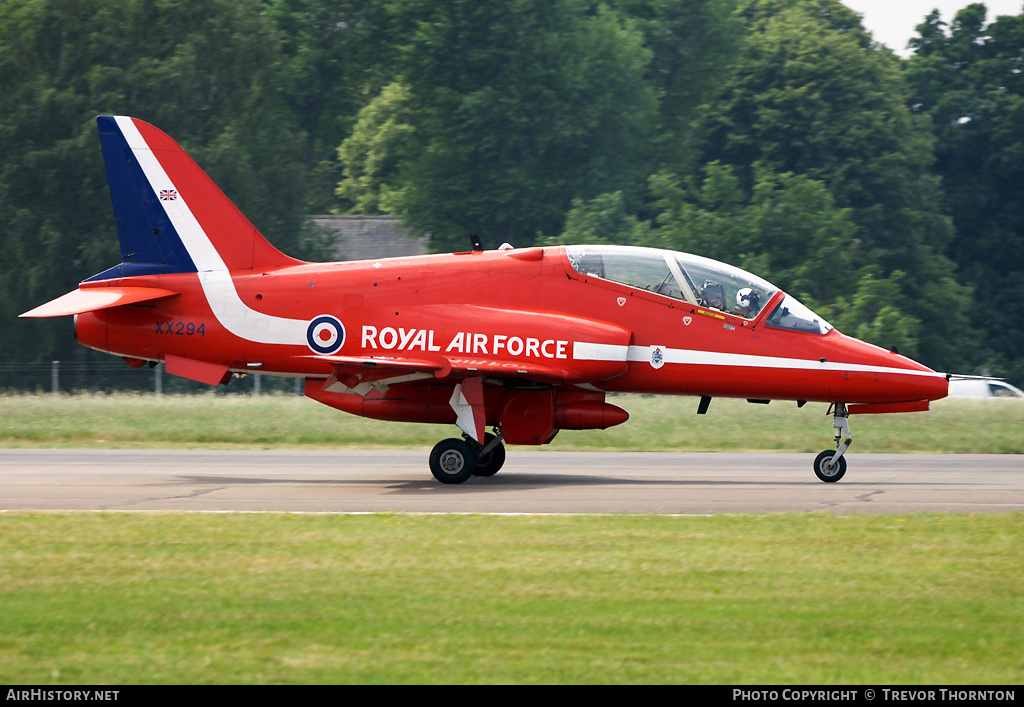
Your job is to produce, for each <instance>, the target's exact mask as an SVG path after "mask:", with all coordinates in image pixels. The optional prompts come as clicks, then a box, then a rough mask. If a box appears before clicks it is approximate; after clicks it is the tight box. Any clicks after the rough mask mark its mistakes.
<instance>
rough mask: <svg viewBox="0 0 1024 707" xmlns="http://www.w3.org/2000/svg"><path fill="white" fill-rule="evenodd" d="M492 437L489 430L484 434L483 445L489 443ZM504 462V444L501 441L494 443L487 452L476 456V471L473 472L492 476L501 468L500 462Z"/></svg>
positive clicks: (477, 474)
mask: <svg viewBox="0 0 1024 707" xmlns="http://www.w3.org/2000/svg"><path fill="white" fill-rule="evenodd" d="M493 439H494V435H492V434H491V433H490V432H488V433H487V434H485V435H484V447H486V446H487V445H488V444H490V443H491V440H493ZM504 463H505V445H503V444H502V443H501V442H499V443H498V444H496V445H495V446H494V448H493V449H492V450H491V451H489V452H487V454H484V455H481V456H478V457H477V458H476V471H474V472H473V475H474V476H494V475H495V474H497V473H498V469H500V468H501V466H502V464H504Z"/></svg>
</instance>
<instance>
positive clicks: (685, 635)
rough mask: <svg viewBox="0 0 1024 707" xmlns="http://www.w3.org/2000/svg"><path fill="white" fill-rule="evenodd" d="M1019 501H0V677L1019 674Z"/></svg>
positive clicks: (931, 679)
mask: <svg viewBox="0 0 1024 707" xmlns="http://www.w3.org/2000/svg"><path fill="white" fill-rule="evenodd" d="M1021 537H1024V515H1022V514H986V515H983V516H967V515H951V514H950V515H912V516H906V517H895V516H874V515H872V516H866V515H865V516H831V515H828V516H824V515H796V514H793V515H769V516H727V515H722V516H715V517H708V518H694V517H666V516H532V517H531V516H479V515H471V516H418V515H367V516H341V515H288V514H228V515H224V514H186V513H159V514H158V513H153V514H131V513H120V514H100V513H96V514H69V513H59V514H58V513H54V514H49V513H47V514H28V513H17V514H2V515H0V683H7V684H49V683H65V684H76V683H109V684H136V683H357V682H358V683H364V682H367V683H662V682H665V683H694V682H706V683H775V684H778V683H812V684H814V683H830V684H832V683H895V684H911V683H932V684H935V683H939V684H943V683H973V684H1020V683H1021V682H1022V680H1024V662H1022V659H1021V656H1022V655H1024V631H1021V630H1020V629H1021V626H1024V585H1022V582H1021V579H1022V574H1024V572H1022V568H1024V547H1022V545H1021V543H1020V538H1021Z"/></svg>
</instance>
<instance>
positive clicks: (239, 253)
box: [89, 115, 302, 280]
mask: <svg viewBox="0 0 1024 707" xmlns="http://www.w3.org/2000/svg"><path fill="white" fill-rule="evenodd" d="M96 123H97V125H98V126H99V131H100V143H101V144H102V146H103V160H104V162H105V163H106V167H107V182H108V185H109V187H110V198H111V201H112V202H113V205H114V215H115V217H116V218H117V235H118V238H119V239H120V241H121V257H122V259H123V262H122V263H121V264H120V265H116V266H114V267H112V268H110V269H109V270H107V271H105V272H102V273H100V274H98V275H94V276H93V277H91V278H89V279H90V280H108V279H112V278H119V277H128V276H131V275H150V274H161V273H179V272H206V271H225V270H248V269H254V268H272V267H283V266H287V265H296V264H299V263H301V262H302V261H299V260H296V259H294V258H290V257H289V256H287V255H285V254H283V253H282V252H281V251H279V250H277V249H276V248H275V247H274V246H272V245H271V244H270V242H269V241H267V239H266V238H264V237H263V235H262V234H260V232H259V231H258V230H256V227H255V226H253V225H252V223H250V222H249V220H248V219H247V218H246V217H245V216H244V215H243V214H242V212H241V211H239V210H238V208H237V207H236V206H235V205H234V204H233V203H231V200H230V199H228V198H227V197H226V196H225V195H224V193H223V192H222V191H221V190H220V189H219V188H218V187H217V185H216V184H214V183H213V180H211V179H210V178H209V177H208V176H207V175H206V172H204V171H203V170H202V169H201V168H200V167H199V165H197V164H196V163H195V161H193V160H192V158H191V157H189V156H188V153H186V152H185V151H184V150H183V149H182V148H181V146H180V145H179V144H178V143H177V142H175V141H174V140H172V139H171V138H170V137H169V136H168V135H166V134H165V133H164V132H162V131H160V130H158V129H157V128H155V127H153V126H152V125H150V124H149V123H144V122H143V121H141V120H137V119H135V118H129V117H125V116H107V115H103V116H100V117H98V118H97V119H96Z"/></svg>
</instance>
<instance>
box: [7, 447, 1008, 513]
mask: <svg viewBox="0 0 1024 707" xmlns="http://www.w3.org/2000/svg"><path fill="white" fill-rule="evenodd" d="M427 454H428V452H427V451H426V450H398V451H396V450H386V451H378V450H358V451H353V450H342V451H280V450H275V451H198V450H182V451H173V450H87V449H51V450H46V449H43V450H40V449H4V450H0V510H5V511H13V510H87V511H167V510H180V511H286V512H421V513H448V512H454V513H678V514H708V513H776V512H787V511H796V512H827V513H840V514H845V513H914V512H923V511H957V512H969V513H989V512H1008V511H1011V512H1021V511H1024V456H1021V455H967V454H962V455H946V454H850V455H848V457H847V458H848V460H849V470H848V471H847V473H846V476H845V478H843V479H842V480H841V481H839V482H838V483H834V484H825V483H822V482H820V481H818V480H817V478H816V477H815V476H814V473H813V471H812V469H811V462H812V460H813V458H814V455H813V454H773V453H765V454H728V453H712V454H663V453H612V452H594V453H590V452H550V451H520V450H513V451H510V452H509V454H508V461H507V462H506V464H505V467H504V468H503V469H502V470H501V472H499V473H498V475H496V476H494V477H491V478H473V479H471V480H470V481H468V482H466V483H465V484H462V485H459V486H445V485H442V484H440V483H438V482H437V481H435V480H434V478H433V477H432V476H431V475H430V471H429V470H428V469H427Z"/></svg>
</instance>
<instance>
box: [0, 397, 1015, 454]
mask: <svg viewBox="0 0 1024 707" xmlns="http://www.w3.org/2000/svg"><path fill="white" fill-rule="evenodd" d="M609 401H610V402H613V403H614V404H616V405H619V406H620V407H622V408H624V409H626V410H628V411H629V413H630V420H629V421H628V422H627V423H625V424H624V425H620V426H618V427H614V428H611V429H609V430H603V431H602V430H588V431H571V430H566V431H563V432H561V433H559V435H558V437H556V438H555V441H554V443H553V444H552V445H551V446H550V448H552V449H563V450H569V449H573V450H586V449H594V450H646V451H681V452H691V451H745V450H750V451H792V452H814V451H818V450H820V449H822V448H824V447H826V446H828V444H829V443H830V442H831V439H832V422H831V418H829V417H827V416H826V415H825V409H826V406H825V405H822V404H815V403H810V404H808V405H806V406H805V407H803V408H797V407H796V405H795V404H794V403H785V402H775V403H772V404H771V405H751V404H749V403H746V402H745V401H742V400H728V399H715V400H713V401H712V403H711V407H710V409H709V411H708V414H707V415H697V414H696V408H697V400H696V399H695V398H673V397H643V396H638V395H622V396H614V397H610V398H609ZM850 425H851V427H852V430H853V435H854V440H855V442H854V444H855V447H854V448H855V449H856V451H858V452H953V453H956V452H960V453H964V452H976V453H1013V454H1020V453H1024V435H1022V434H1021V430H1022V429H1024V403H1022V401H1019V400H981V401H970V400H941V401H938V402H937V403H933V405H932V409H931V410H930V411H928V412H923V413H906V414H899V415H857V416H854V417H852V418H851V420H850ZM454 432H455V428H454V426H445V425H416V424H408V423H395V422H381V421H377V420H367V419H363V418H359V417H353V416H351V415H347V414H345V413H342V412H338V411H337V410H333V409H331V408H328V407H326V406H323V405H320V404H318V403H315V402H313V401H312V400H308V399H306V398H302V397H298V396H294V395H285V394H274V395H263V396H260V397H252V396H248V395H231V396H227V395H217V394H213V393H208V394H198V395H163V396H154V395H152V394H117V395H104V394H81V395H3V396H0V446H4V447H167V446H176V447H183V446H187V447H207V448H213V447H253V448H267V447H295V448H338V447H386V446H398V447H430V446H432V445H433V444H434V443H435V442H436V441H437V440H439V439H442V438H444V437H450V436H452V435H453V433H454Z"/></svg>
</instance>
